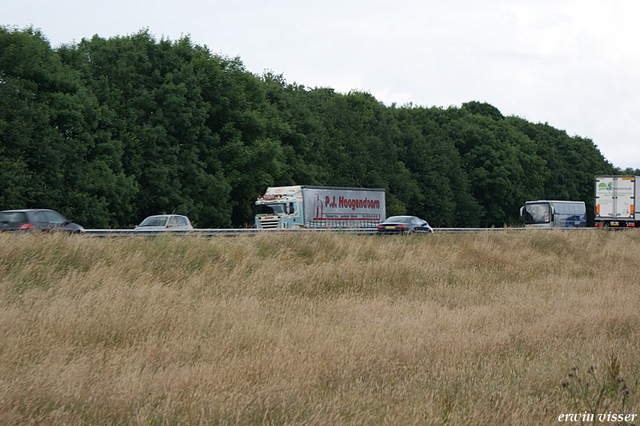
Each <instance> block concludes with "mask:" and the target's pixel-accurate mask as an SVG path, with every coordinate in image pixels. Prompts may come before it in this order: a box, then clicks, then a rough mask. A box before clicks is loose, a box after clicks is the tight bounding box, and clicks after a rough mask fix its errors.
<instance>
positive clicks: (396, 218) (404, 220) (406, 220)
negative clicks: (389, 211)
mask: <svg viewBox="0 0 640 426" xmlns="http://www.w3.org/2000/svg"><path fill="white" fill-rule="evenodd" d="M385 222H386V223H410V222H411V216H391V217H388V218H387V220H385Z"/></svg>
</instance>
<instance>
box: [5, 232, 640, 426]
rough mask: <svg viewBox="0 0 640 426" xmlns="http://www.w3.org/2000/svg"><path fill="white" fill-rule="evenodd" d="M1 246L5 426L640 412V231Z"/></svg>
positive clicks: (14, 242)
mask: <svg viewBox="0 0 640 426" xmlns="http://www.w3.org/2000/svg"><path fill="white" fill-rule="evenodd" d="M0 242H1V243H0V312H1V314H0V423H1V424H13V425H18V424H41V425H60V424H86V425H89V424H91V425H94V424H100V425H120V424H132V425H187V424H189V425H191V424H204V425H235V424H242V425H264V424H275V425H294V424H296V425H302V424H305V425H328V424H331V425H400V424H420V425H462V424H476V425H483V424H487V425H488V424H500V425H508V424H518V425H536V426H538V425H543V424H555V423H556V422H558V417H559V416H560V415H561V414H565V413H566V414H569V413H577V412H578V411H582V412H584V411H585V410H588V409H589V406H591V407H595V406H596V405H594V404H595V403H596V402H597V404H598V405H597V407H598V409H604V408H605V407H606V410H607V412H613V413H618V412H621V411H618V410H624V412H625V413H627V412H628V413H638V412H639V411H640V398H639V397H638V391H639V389H638V380H639V379H640V373H639V372H640V355H639V354H640V334H638V332H637V330H638V329H640V315H639V313H638V306H639V302H640V286H638V276H639V274H640V250H638V249H637V248H638V247H639V246H640V233H639V232H638V231H635V230H634V231H626V232H606V231H601V230H593V231H584V232H560V231H539V232H536V231H533V232H521V231H505V232H494V233H481V234H480V233H479V234H463V235H454V234H436V235H430V236H421V235H416V236H408V237H398V238H379V237H373V236H364V235H350V234H336V233H312V232H310V233H304V234H297V235H266V236H261V235H258V236H253V237H234V238H213V239H201V238H173V237H170V236H165V237H158V238H150V239H127V238H123V239H97V238H90V237H86V236H79V237H75V236H73V237H69V236H63V235H55V234H53V235H35V234H28V235H8V236H1V237H0ZM591 367H593V369H591ZM576 368H577V369H578V370H576ZM576 371H577V372H578V373H580V374H576ZM611 372H614V373H615V374H616V377H622V378H624V385H625V387H624V389H623V390H624V391H627V390H628V391H629V392H619V391H617V390H616V388H615V386H614V385H615V382H612V381H611V380H609V379H610V373H611ZM570 374H573V376H570ZM576 375H581V376H583V377H586V378H587V379H588V378H589V377H592V376H593V377H596V376H597V377H598V379H599V380H600V382H601V383H603V385H602V386H603V389H604V391H603V392H602V396H601V397H600V399H598V400H597V401H596V399H595V397H594V396H593V395H592V394H591V393H589V391H587V392H586V393H585V392H583V390H581V389H582V388H580V383H579V382H577V381H576V379H575V377H576ZM600 382H598V383H600ZM593 383H596V382H593ZM595 386H596V385H592V388H595ZM594 401H595V402H594ZM589 404H591V405H589ZM596 414H597V413H596ZM636 421H637V417H636ZM574 423H579V422H574ZM563 424H564V423H563ZM572 424H573V423H572ZM585 424H586V423H585ZM609 424H614V423H609ZM621 424H623V423H621Z"/></svg>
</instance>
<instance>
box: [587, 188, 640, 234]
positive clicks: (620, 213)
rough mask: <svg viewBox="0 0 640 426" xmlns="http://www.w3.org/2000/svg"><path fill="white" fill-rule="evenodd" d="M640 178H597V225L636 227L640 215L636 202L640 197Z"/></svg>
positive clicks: (639, 220)
mask: <svg viewBox="0 0 640 426" xmlns="http://www.w3.org/2000/svg"><path fill="white" fill-rule="evenodd" d="M639 182H640V176H596V182H595V187H596V188H595V191H596V201H595V210H596V211H595V225H596V226H599V227H610V226H611V227H620V228H630V227H634V228H635V227H636V226H638V225H639V223H638V222H640V214H638V213H637V211H636V203H635V200H636V199H638V197H640V185H638V183H639Z"/></svg>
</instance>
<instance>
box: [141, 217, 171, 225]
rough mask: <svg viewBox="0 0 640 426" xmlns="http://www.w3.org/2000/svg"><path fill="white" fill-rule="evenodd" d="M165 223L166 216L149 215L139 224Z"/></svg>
mask: <svg viewBox="0 0 640 426" xmlns="http://www.w3.org/2000/svg"><path fill="white" fill-rule="evenodd" d="M166 224H167V216H149V217H148V218H146V219H145V220H143V221H142V223H141V224H140V226H165V225H166Z"/></svg>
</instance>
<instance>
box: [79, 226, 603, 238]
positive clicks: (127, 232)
mask: <svg viewBox="0 0 640 426" xmlns="http://www.w3.org/2000/svg"><path fill="white" fill-rule="evenodd" d="M593 229H598V228H510V227H507V228H433V231H434V233H436V234H460V233H478V232H504V231H509V232H511V231H518V232H519V231H528V230H533V231H540V230H562V231H584V230H593ZM304 232H307V233H313V232H321V233H324V232H343V233H351V234H376V233H377V229H376V228H313V229H310V228H301V229H256V228H212V229H194V230H193V231H171V230H167V231H138V230H136V229H86V230H85V235H89V236H93V237H156V236H159V235H176V236H190V235H192V236H200V237H216V236H239V235H258V234H260V235H265V234H269V233H271V234H277V235H283V234H297V233H304Z"/></svg>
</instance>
